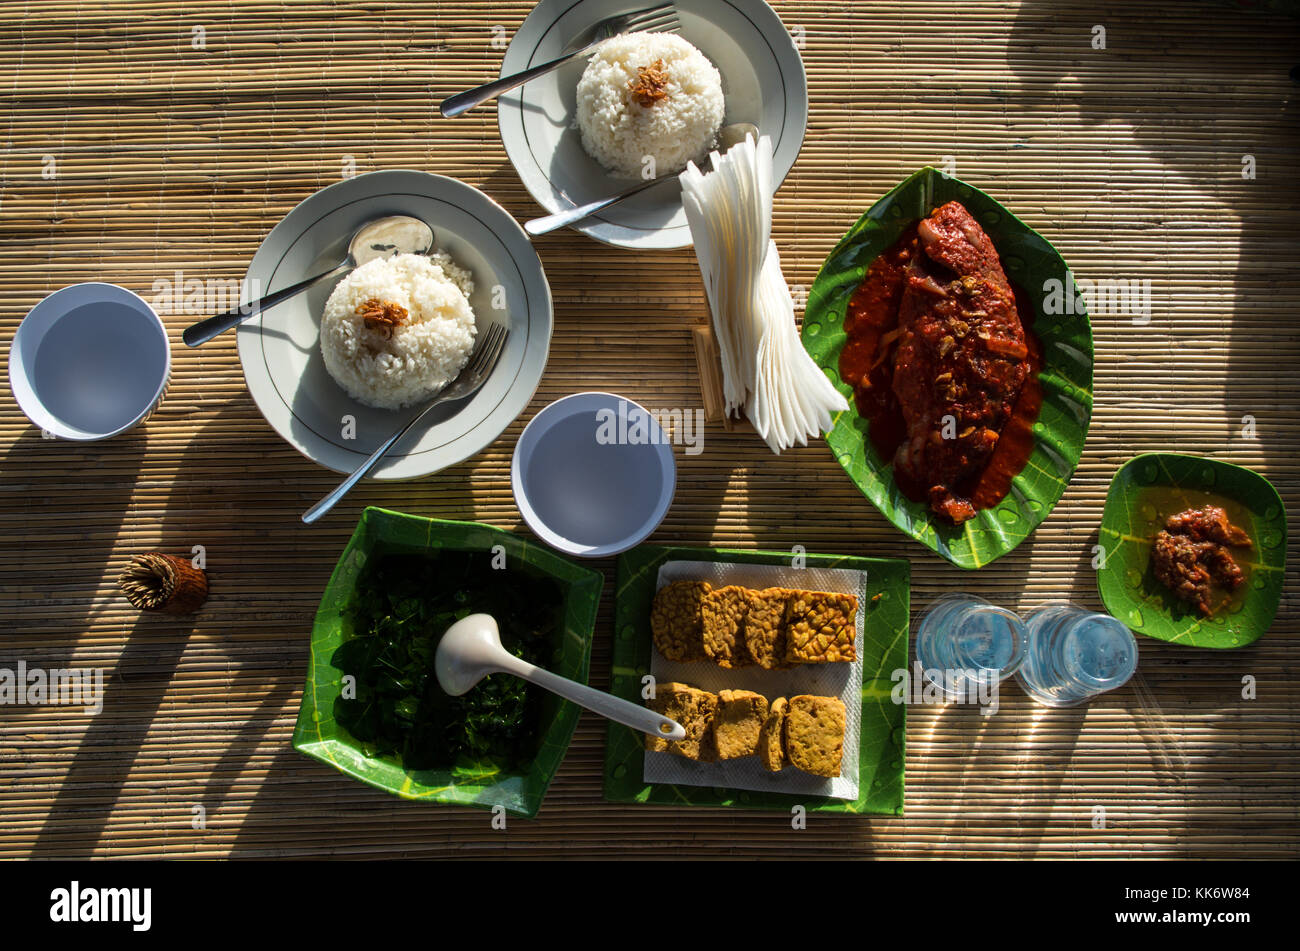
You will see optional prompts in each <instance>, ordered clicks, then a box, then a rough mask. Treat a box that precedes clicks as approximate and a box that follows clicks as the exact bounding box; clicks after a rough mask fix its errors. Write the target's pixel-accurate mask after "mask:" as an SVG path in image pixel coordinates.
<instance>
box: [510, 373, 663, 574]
mask: <svg viewBox="0 0 1300 951" xmlns="http://www.w3.org/2000/svg"><path fill="white" fill-rule="evenodd" d="M510 485H511V488H512V489H513V490H514V493H515V502H516V503H517V504H518V506H519V512H520V514H522V515H523V517H524V521H525V522H527V523H528V527H529V528H531V529H532V530H533V532H534V533H536V535H537V537H538V538H540V539H542V541H544V542H546V544H548V545H550V546H551V547H552V548H557V549H559V550H560V551H562V552H566V553H568V554H571V555H579V556H582V557H584V558H598V557H601V556H604V555H616V554H618V553H619V552H621V551H626V550H627V549H629V548H631V547H632V546H633V545H636V544H637V543H639V542H641V541H642V540H644V539H645V538H646V537H647V536H648V535H649V534H650V533H651V532H653V531H654V530H655V529H656V528H658V527H659V523H660V522H662V521H663V518H664V515H666V514H667V512H668V506H669V505H670V504H671V503H672V500H673V492H674V491H675V490H676V487H677V463H676V462H675V461H674V460H673V447H672V446H671V445H670V444H669V442H668V438H667V437H666V436H665V435H664V431H663V429H662V428H661V427H660V426H659V424H658V422H657V421H656V420H655V419H654V417H653V416H652V415H651V414H650V413H648V412H647V411H646V410H645V408H644V407H642V406H639V405H638V404H636V403H634V402H632V401H631V400H628V399H625V398H623V397H621V396H616V395H615V394H613V393H575V394H574V395H573V396H566V397H565V398H564V399H561V400H556V401H555V402H554V403H552V404H550V405H549V406H547V407H545V408H543V409H542V411H541V412H539V413H538V414H537V415H536V416H534V417H533V418H532V420H530V421H529V423H528V425H527V426H525V427H524V431H523V433H522V434H521V435H520V436H519V442H518V443H516V444H515V454H514V458H513V459H512V460H511V463H510Z"/></svg>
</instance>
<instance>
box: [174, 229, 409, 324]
mask: <svg viewBox="0 0 1300 951" xmlns="http://www.w3.org/2000/svg"><path fill="white" fill-rule="evenodd" d="M432 247H433V229H432V228H430V227H429V226H428V225H427V224H425V223H424V222H423V221H421V220H420V219H419V218H411V217H409V216H407V215H392V216H389V217H386V218H375V219H373V220H371V221H367V222H366V223H365V224H363V225H362V226H361V227H360V228H358V229H357V230H356V233H355V234H353V235H352V241H351V242H349V244H348V256H347V257H346V258H344V259H343V260H342V261H340V262H339V263H338V264H337V265H336V266H334V267H332V268H330V269H329V270H328V271H325V272H324V273H322V274H317V275H316V276H315V277H309V278H307V279H306V280H305V281H299V282H298V283H297V284H292V285H290V286H289V287H286V288H284V289H283V290H278V291H276V292H274V293H272V294H267V295H266V296H265V297H263V298H260V299H259V300H255V301H253V302H252V303H250V304H243V305H241V306H239V307H236V308H235V309H234V310H228V311H226V312H225V313H224V314H217V315H216V316H215V317H208V318H206V319H205V320H200V321H199V322H198V323H197V324H194V325H193V326H190V327H187V328H185V332H184V333H183V334H182V335H181V339H182V340H184V341H185V343H186V344H188V345H189V346H191V347H197V346H200V345H201V344H205V343H207V342H208V341H209V340H211V339H212V338H213V337H216V336H219V335H221V334H223V333H225V332H226V331H227V330H229V329H230V328H231V327H237V326H238V325H239V324H242V323H243V322H244V321H245V320H247V319H248V318H249V317H252V316H254V315H255V314H260V313H261V312H262V311H264V310H266V309H267V308H268V307H272V306H274V305H275V304H278V303H280V302H281V301H284V300H288V299H289V298H290V297H293V296H295V295H296V294H301V293H302V292H303V291H305V290H306V289H307V288H309V287H311V286H312V285H313V284H317V283H319V282H320V281H323V280H325V278H327V277H331V276H333V275H341V274H343V273H344V272H345V271H350V270H352V269H353V268H355V267H360V266H361V265H363V264H365V263H366V262H367V261H373V260H374V259H375V258H387V257H391V256H393V255H394V254H428V253H429V250H430V249H431V248H432Z"/></svg>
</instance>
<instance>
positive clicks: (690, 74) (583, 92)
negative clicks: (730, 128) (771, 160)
mask: <svg viewBox="0 0 1300 951" xmlns="http://www.w3.org/2000/svg"><path fill="white" fill-rule="evenodd" d="M660 60H662V61H663V72H664V73H666V74H667V76H668V82H667V86H666V87H665V89H666V92H667V94H668V95H667V97H666V98H664V99H661V100H659V101H658V102H654V103H652V104H651V105H648V106H645V105H642V104H641V103H640V102H639V101H638V100H637V99H635V98H634V97H633V95H632V90H631V88H630V87H629V84H632V85H635V84H636V83H637V81H638V79H639V77H640V70H641V69H642V68H643V67H649V66H653V65H654V64H655V63H656V62H658V61H660ZM723 111H724V107H723V100H722V77H721V76H720V75H718V71H717V69H716V68H715V67H714V65H713V64H712V63H710V62H709V60H708V58H707V57H705V55H704V54H703V53H701V52H700V51H699V50H697V49H696V48H695V47H694V46H692V45H691V44H690V43H688V42H686V40H684V39H682V38H681V37H680V36H675V35H673V34H671V33H630V34H627V35H626V36H616V37H613V38H612V39H609V40H606V41H605V42H604V43H602V44H601V45H600V46H599V47H597V48H596V53H595V55H594V56H592V58H591V61H590V62H589V63H588V64H587V68H586V70H585V71H584V72H583V74H582V79H580V80H578V129H579V130H580V131H581V133H582V147H583V148H584V149H586V150H587V154H588V155H590V156H591V157H592V158H594V159H595V160H596V161H598V162H600V163H601V164H602V165H604V166H605V167H607V168H609V169H611V170H612V171H614V172H617V173H619V174H621V175H625V176H627V177H629V178H641V177H642V175H643V169H644V167H645V165H644V162H645V159H646V157H647V156H650V157H653V159H654V163H655V167H654V169H653V172H654V177H658V176H661V175H667V174H671V173H673V172H680V171H681V170H682V169H684V168H685V167H686V163H687V162H690V161H695V162H699V161H702V160H703V159H704V158H705V157H706V156H707V155H708V153H709V150H710V149H712V148H713V146H714V144H715V143H716V141H717V136H718V128H719V127H720V126H721V125H722V115H723Z"/></svg>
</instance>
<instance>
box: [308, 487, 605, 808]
mask: <svg viewBox="0 0 1300 951" xmlns="http://www.w3.org/2000/svg"><path fill="white" fill-rule="evenodd" d="M602 585H603V578H602V576H601V575H600V574H599V573H598V572H595V571H592V570H590V569H587V568H583V567H580V566H578V565H574V564H572V563H570V562H568V561H566V560H564V559H563V558H561V557H559V556H558V555H556V554H554V553H552V552H550V551H548V550H546V549H544V548H539V547H537V546H536V545H533V544H530V543H528V542H527V541H524V540H523V539H521V538H518V537H517V536H515V535H513V534H511V533H510V532H506V531H502V530H500V529H497V528H493V527H491V526H489V525H480V524H477V523H473V522H452V521H442V520H438V519H427V518H417V517H415V516H411V515H403V514H401V513H398V512H390V511H386V510H384V509H378V508H368V509H366V510H365V512H364V513H363V515H362V517H361V521H360V522H359V523H358V525H357V529H356V531H355V532H354V533H353V536H352V539H351V541H349V543H348V545H347V547H346V548H345V549H344V551H343V554H342V555H341V556H340V558H339V561H338V564H337V565H336V566H335V569H334V574H333V576H332V577H331V578H330V582H329V585H328V586H327V587H326V589H325V593H324V595H323V596H322V598H321V605H320V608H319V609H318V611H317V614H316V622H315V625H314V626H313V629H312V641H311V661H310V664H309V667H308V672H307V684H306V687H305V688H304V690H303V699H302V706H301V708H300V709H299V712H298V722H297V725H296V726H295V728H294V735H293V745H294V747H295V748H296V749H298V750H299V751H300V752H302V753H305V754H306V755H308V756H310V757H312V758H314V759H317V760H320V761H321V762H324V763H327V764H329V765H331V766H333V767H335V768H336V769H338V770H340V771H341V772H343V773H345V774H347V775H349V776H352V777H354V778H356V779H359V780H361V781H362V782H365V783H368V784H369V785H371V786H374V787H376V788H378V789H383V790H385V791H387V792H390V793H393V794H394V795H397V796H401V797H403V798H407V799H415V800H421V801H431V802H447V803H461V804H464V805H472V806H479V807H482V808H492V807H494V806H498V805H500V806H504V807H505V808H506V809H507V810H508V811H510V812H512V813H515V814H516V815H523V816H534V815H536V813H537V810H538V809H539V808H540V806H541V803H542V798H543V797H544V796H545V793H546V789H547V786H548V785H549V784H550V781H551V779H552V778H553V777H554V775H555V772H556V770H557V769H558V768H559V764H560V762H561V760H562V759H563V758H564V753H565V750H566V749H567V747H568V744H569V740H570V738H571V737H572V735H573V730H574V727H575V726H576V725H577V721H578V715H579V710H578V708H577V707H576V706H574V705H573V704H570V703H568V702H566V701H563V700H560V699H559V698H558V697H556V696H554V695H553V694H550V693H547V692H545V691H541V690H538V689H537V688H535V687H533V686H532V685H529V684H526V683H524V682H523V681H521V680H518V679H517V678H514V677H509V676H507V675H504V674H493V675H491V676H489V677H487V678H485V679H484V680H483V681H481V682H480V683H479V684H477V685H476V686H475V687H474V688H473V689H472V690H470V691H469V692H468V693H466V694H465V695H464V696H461V697H450V696H447V695H446V694H445V693H444V692H443V691H442V689H441V688H440V687H439V686H438V681H437V676H436V674H435V672H434V655H435V653H436V651H437V647H438V641H439V639H440V638H441V637H442V635H443V633H445V631H446V630H447V628H448V627H450V626H451V624H452V623H454V622H455V621H457V620H459V619H460V618H462V617H464V616H466V615H467V614H473V613H478V612H483V613H488V614H491V615H493V617H495V618H496V620H497V623H498V625H499V627H500V630H501V638H502V643H503V644H504V645H505V647H506V648H507V649H508V650H511V651H513V652H514V653H515V654H516V655H517V656H520V657H523V658H524V659H526V660H528V661H529V662H531V663H535V664H537V665H538V666H541V667H545V668H547V669H549V670H552V671H554V672H555V673H557V674H560V675H561V676H564V677H568V678H570V679H572V680H577V681H579V682H582V683H585V682H586V680H587V673H588V667H589V663H590V656H591V637H592V631H593V629H594V626H595V621H596V608H597V604H598V602H599V599H600V590H601V587H602Z"/></svg>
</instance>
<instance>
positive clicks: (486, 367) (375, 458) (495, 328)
mask: <svg viewBox="0 0 1300 951" xmlns="http://www.w3.org/2000/svg"><path fill="white" fill-rule="evenodd" d="M509 334H510V332H509V331H508V330H506V328H505V327H503V326H501V325H500V324H493V325H492V326H491V327H489V328H488V331H487V333H486V334H484V336H483V340H482V341H481V342H480V343H479V345H478V349H477V350H475V351H474V355H473V356H472V357H470V360H469V363H468V364H467V365H466V367H465V369H463V370H461V371H460V375H459V376H457V377H456V379H454V380H452V381H451V383H449V384H448V385H447V387H446V389H444V390H443V391H442V392H441V393H439V394H438V395H437V396H435V397H434V398H433V400H432V401H431V402H430V403H429V405H427V406H426V407H424V409H422V410H420V412H418V413H416V414H415V417H414V418H413V419H412V420H411V421H410V422H409V423H407V424H406V425H405V426H403V427H402V428H401V429H399V430H398V431H397V432H395V433H393V435H391V436H389V437H388V438H387V439H386V440H384V443H383V445H381V446H380V447H379V448H378V449H376V450H375V451H374V452H372V453H371V454H370V458H368V459H367V460H366V461H365V462H363V463H361V465H359V466H357V469H356V471H355V472H353V473H352V475H350V476H348V477H347V478H346V479H344V480H343V481H342V482H340V483H339V484H338V487H337V488H335V489H334V491H332V492H331V493H330V494H329V495H327V496H325V498H323V499H321V500H320V501H319V502H317V503H316V504H315V505H313V506H312V507H311V508H309V509H308V510H307V511H306V512H305V513H304V514H303V517H302V520H303V521H304V522H306V523H307V524H308V525H310V524H311V523H312V522H314V521H316V520H317V519H318V518H320V517H321V516H322V515H324V514H325V513H326V512H328V511H329V510H330V509H332V508H333V507H334V504H335V503H336V502H338V500H339V499H341V498H343V496H345V495H347V494H348V492H349V491H350V490H351V488H352V487H353V486H354V485H356V484H357V483H358V482H360V481H361V480H362V479H363V478H365V476H366V473H368V472H369V471H370V470H371V469H373V468H374V467H375V464H376V463H377V462H379V460H380V459H382V458H384V456H385V455H386V454H387V453H388V450H390V449H392V448H393V446H395V445H396V444H397V441H398V440H399V439H401V438H402V437H403V436H405V435H406V434H407V433H408V432H410V430H411V428H412V427H413V426H415V424H416V423H418V422H419V421H420V420H422V419H424V417H426V416H428V415H429V411H430V410H431V409H433V408H434V407H435V406H438V405H440V404H442V403H446V402H449V401H451V400H463V399H464V398H465V397H467V396H471V395H473V394H474V393H475V392H477V391H478V388H479V387H480V386H482V385H483V384H484V382H486V380H487V378H488V376H489V375H490V374H491V373H492V368H493V367H495V366H496V365H497V360H499V359H500V358H501V351H502V349H503V348H504V347H505V343H506V337H507V336H509Z"/></svg>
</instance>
